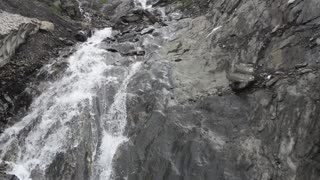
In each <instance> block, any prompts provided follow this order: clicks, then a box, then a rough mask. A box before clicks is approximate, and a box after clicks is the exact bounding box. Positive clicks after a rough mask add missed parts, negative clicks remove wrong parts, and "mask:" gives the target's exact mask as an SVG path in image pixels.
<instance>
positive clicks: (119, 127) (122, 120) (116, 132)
mask: <svg viewBox="0 0 320 180" xmlns="http://www.w3.org/2000/svg"><path fill="white" fill-rule="evenodd" d="M140 66H141V62H136V63H134V64H133V65H132V66H131V68H130V70H129V73H128V75H127V76H126V78H125V79H124V80H123V82H122V85H121V87H120V88H119V90H118V93H117V94H116V95H115V98H114V102H113V103H112V105H111V107H110V109H109V111H108V112H107V113H106V114H104V115H103V116H102V118H101V119H102V123H103V124H102V126H103V128H104V129H103V136H102V143H101V147H100V149H99V150H98V158H97V162H96V163H95V168H94V170H95V172H94V175H93V177H92V180H108V179H110V178H111V175H112V159H113V156H114V154H115V153H116V151H117V149H118V147H119V146H120V145H121V144H122V143H124V142H125V141H126V140H127V138H126V137H125V136H124V135H123V133H124V130H125V127H126V124H127V107H126V99H127V93H126V91H127V86H128V83H129V81H130V79H131V78H132V76H133V75H134V74H136V72H137V71H138V69H139V67H140Z"/></svg>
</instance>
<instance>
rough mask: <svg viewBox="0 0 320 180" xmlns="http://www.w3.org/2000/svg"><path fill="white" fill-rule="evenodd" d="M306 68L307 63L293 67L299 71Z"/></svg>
mask: <svg viewBox="0 0 320 180" xmlns="http://www.w3.org/2000/svg"><path fill="white" fill-rule="evenodd" d="M307 66H308V63H302V64H296V65H295V66H294V67H295V68H296V69H300V68H304V67H307Z"/></svg>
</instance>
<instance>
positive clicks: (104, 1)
mask: <svg viewBox="0 0 320 180" xmlns="http://www.w3.org/2000/svg"><path fill="white" fill-rule="evenodd" d="M107 3H108V0H100V4H101V5H103V4H107Z"/></svg>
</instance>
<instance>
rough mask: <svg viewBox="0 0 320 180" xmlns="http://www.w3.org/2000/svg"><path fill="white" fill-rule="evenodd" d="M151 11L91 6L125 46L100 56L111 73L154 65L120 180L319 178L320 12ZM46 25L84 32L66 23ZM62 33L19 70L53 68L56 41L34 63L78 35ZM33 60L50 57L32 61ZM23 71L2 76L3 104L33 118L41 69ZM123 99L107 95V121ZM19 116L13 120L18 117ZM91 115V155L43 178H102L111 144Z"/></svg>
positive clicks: (77, 152)
mask: <svg viewBox="0 0 320 180" xmlns="http://www.w3.org/2000/svg"><path fill="white" fill-rule="evenodd" d="M14 2H16V3H22V2H21V1H20V2H19V1H12V3H14ZM3 4H5V5H3ZM94 4H96V5H94ZM148 4H151V5H153V8H152V9H145V10H144V9H141V8H140V9H139V8H137V6H139V4H138V5H137V1H136V6H135V3H134V2H133V1H130V0H122V1H116V0H109V1H108V2H107V3H106V4H99V6H97V2H96V1H89V2H87V6H86V7H87V8H88V9H89V8H94V10H92V9H91V10H88V11H94V12H95V14H96V15H97V16H98V18H97V19H93V24H95V23H96V24H99V25H100V26H101V23H99V22H102V21H103V22H106V24H108V25H109V26H111V27H113V29H114V32H113V37H112V38H107V39H105V41H104V43H102V44H101V45H100V47H101V48H103V49H105V50H107V55H106V63H107V64H113V65H115V66H119V69H120V70H119V71H118V70H114V71H112V72H109V73H107V74H113V75H114V74H121V73H122V70H121V69H122V68H125V67H127V66H130V64H132V62H136V61H142V62H143V67H142V68H141V69H140V70H139V72H137V74H135V75H134V76H133V77H132V79H131V80H130V82H129V83H128V85H127V86H128V87H127V91H128V92H127V101H126V108H127V114H126V115H127V126H126V132H125V134H126V136H128V138H129V140H128V141H127V142H126V143H124V144H122V145H121V147H120V148H119V149H118V151H117V153H116V155H115V157H114V159H113V164H114V166H113V167H114V173H113V174H112V177H113V179H129V180H135V179H139V180H140V179H166V180H167V179H185V180H189V179H190V180H193V179H199V180H200V179H203V180H207V179H208V180H209V179H210V180H212V179H213V180H215V179H217V180H218V179H219V180H220V179H225V180H247V179H259V180H271V179H276V180H294V179H295V180H306V179H308V180H318V179H319V178H320V151H319V146H320V139H319V137H320V123H319V121H318V119H319V112H320V109H319V108H320V106H319V102H320V92H319V91H318V90H319V88H320V82H319V81H318V79H319V76H320V72H319V62H320V59H319V57H320V56H319V55H320V54H319V52H320V51H319V50H320V34H319V32H320V2H318V1H317V0H309V1H303V0H295V1H291V0H290V1H287V0H277V1H276V0H273V1H263V0H251V1H242V0H235V1H228V0H214V1H213V0H211V1H207V0H198V1H194V0H188V1H179V0H159V1H156V0H155V1H149V2H148ZM26 6H27V5H26ZM0 7H3V9H4V10H6V11H9V12H10V11H11V12H20V14H22V15H25V16H28V17H34V18H40V17H42V16H40V14H39V13H43V11H41V9H40V8H42V6H39V7H38V8H39V12H37V11H35V12H34V13H35V14H33V15H28V14H23V13H26V12H24V10H20V9H19V8H16V9H14V8H13V9H10V8H9V7H15V6H14V5H12V4H11V5H10V6H9V4H8V3H7V4H6V3H3V2H1V3H0ZM22 7H23V6H22ZM63 13H66V12H63ZM71 14H72V13H71ZM73 14H76V13H73ZM98 14H99V15H98ZM69 15H70V13H69ZM100 15H101V16H100ZM46 17H47V18H48V19H47V20H50V21H52V22H55V24H58V25H60V24H63V23H66V25H68V26H70V29H72V28H73V27H74V26H73V24H72V23H71V24H69V23H70V22H65V21H62V20H61V22H60V19H59V18H58V17H57V16H53V17H51V16H46ZM59 17H60V16H59ZM100 17H104V18H105V19H102V20H101V19H100ZM50 18H51V19H50ZM56 18H57V19H56ZM40 19H41V18H40ZM43 20H44V19H43ZM95 21H96V22H95ZM62 22H63V23H62ZM62 27H63V26H62V25H61V32H60V30H59V27H58V30H56V33H58V31H59V33H62V34H54V33H53V34H50V33H47V32H42V33H40V34H37V35H36V36H37V37H38V38H36V36H35V37H34V38H35V39H32V38H33V37H31V40H29V42H27V44H25V45H22V46H21V48H20V49H18V51H17V53H16V55H15V56H14V57H13V59H12V60H11V62H20V60H22V59H23V60H24V61H23V63H22V64H23V66H27V67H29V70H30V71H31V72H33V71H34V70H35V66H34V64H38V65H39V66H42V65H43V64H45V63H46V62H47V61H48V59H46V60H44V61H43V60H42V61H41V59H42V58H43V57H47V56H45V55H48V54H47V53H49V52H52V51H48V49H47V48H52V46H55V45H53V44H51V43H49V47H46V46H43V47H46V48H45V49H43V50H41V51H40V52H37V53H36V54H34V52H36V51H35V49H34V48H37V47H39V46H40V45H39V43H36V42H39V39H40V42H42V43H45V42H44V41H41V37H42V38H44V37H48V36H49V37H51V38H53V39H56V38H58V37H61V36H63V35H64V33H69V32H68V31H66V30H64V28H62ZM70 34H72V33H70ZM65 35H66V36H67V34H65ZM39 37H40V38H39ZM33 41H34V42H33ZM52 42H58V41H55V40H52ZM59 42H60V41H59ZM28 43H31V44H28ZM32 43H33V44H32ZM46 43H47V42H46ZM27 45H28V46H27ZM41 46H42V45H41ZM61 46H62V44H58V45H57V47H61ZM30 47H31V48H30ZM42 53H43V54H42ZM33 56H35V57H37V58H38V59H37V58H32V59H34V60H32V61H28V59H29V58H30V57H33ZM48 56H49V55H48ZM22 57H29V58H22ZM41 57H42V58H41ZM20 63H21V62H20ZM11 64H12V65H10V63H9V64H8V65H5V66H4V67H3V69H4V70H5V71H1V72H5V73H3V75H1V81H2V82H4V83H2V84H4V86H1V92H2V93H1V98H2V101H8V100H7V98H6V96H7V95H8V94H9V93H8V92H10V95H9V97H10V99H14V101H13V102H12V107H13V106H14V107H19V108H21V107H23V106H21V105H16V104H19V103H21V100H20V99H19V98H18V97H20V96H17V95H19V94H20V93H21V92H23V91H24V88H25V87H26V86H27V84H26V82H29V81H32V80H33V81H35V80H34V79H35V78H31V80H30V79H28V78H27V77H28V75H30V74H32V73H30V71H29V72H28V73H27V74H24V72H25V71H24V70H23V69H20V68H22V67H20V66H17V67H16V66H15V65H14V63H11ZM30 67H32V68H31V69H30ZM37 68H39V67H37ZM26 69H28V68H26ZM18 72H19V73H18ZM20 72H22V73H20ZM21 77H24V78H21ZM33 77H35V76H33ZM26 78H27V80H28V81H26ZM120 79H121V78H120ZM17 80H18V81H17ZM118 89H119V87H118V86H117V85H109V86H106V87H101V88H99V90H98V95H97V98H96V99H95V102H94V104H95V118H98V119H99V118H101V117H100V116H101V114H102V112H104V111H108V108H110V106H111V104H112V103H113V101H115V97H114V96H115V94H116V91H117V90H118ZM2 96H3V97H2ZM13 97H16V98H13ZM22 97H24V98H25V97H29V96H22ZM29 101H31V100H29ZM22 102H26V101H22ZM29 103H30V102H29ZM27 104H28V103H27ZM26 106H27V105H26ZM104 108H105V109H104ZM13 109H14V110H12V108H11V110H6V111H5V112H6V113H12V114H15V113H16V112H18V109H17V108H13ZM11 116H12V115H11ZM87 116H89V114H85V113H84V114H83V115H81V118H79V119H80V120H79V121H80V122H82V123H79V125H77V126H76V127H78V128H79V132H81V133H78V136H79V138H80V139H81V140H80V142H81V143H80V144H81V145H80V146H79V147H78V148H74V149H69V151H67V152H64V153H63V152H61V153H59V154H57V156H56V158H55V160H54V161H53V162H52V163H51V164H50V166H49V168H48V170H47V172H46V173H45V175H44V176H40V175H37V174H36V172H34V175H33V178H34V179H78V180H81V179H83V180H85V179H88V178H89V177H90V176H91V175H92V172H93V171H94V170H92V168H93V167H92V164H91V162H92V161H94V159H90V157H89V155H90V154H92V153H93V152H92V147H88V146H89V145H88V144H90V143H92V142H95V141H97V142H98V143H97V144H98V145H97V146H99V141H101V140H99V139H95V138H96V136H97V137H99V132H94V131H89V130H88V129H90V128H91V125H90V123H88V121H85V119H86V117H87ZM6 117H9V115H8V116H6ZM17 119H18V118H17ZM80 124H81V125H80ZM96 125H97V126H98V125H99V124H96ZM97 133H98V134H97ZM100 143H101V142H100ZM88 154H89V155H88ZM44 177H45V178H44Z"/></svg>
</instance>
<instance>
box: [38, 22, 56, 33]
mask: <svg viewBox="0 0 320 180" xmlns="http://www.w3.org/2000/svg"><path fill="white" fill-rule="evenodd" d="M40 30H43V31H47V32H53V31H54V24H53V23H52V22H49V21H41V22H40Z"/></svg>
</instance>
